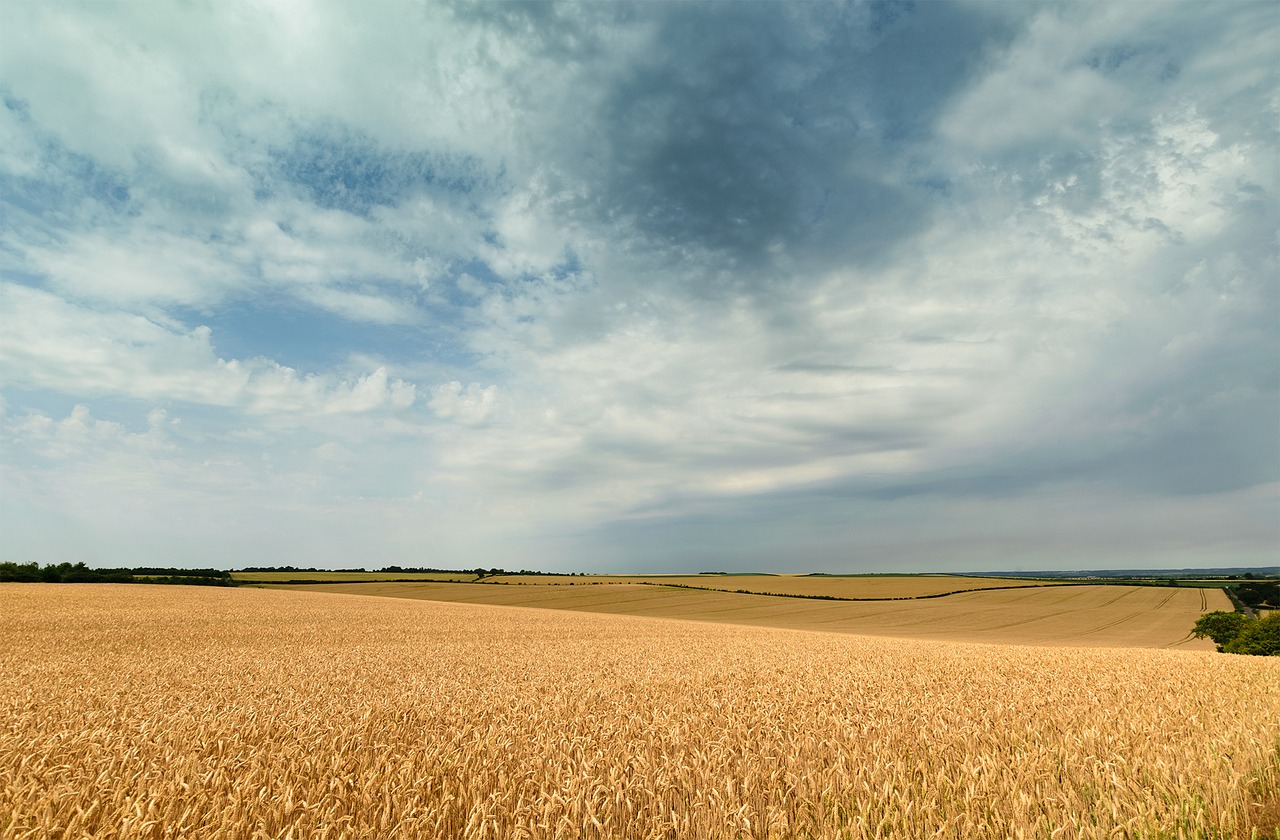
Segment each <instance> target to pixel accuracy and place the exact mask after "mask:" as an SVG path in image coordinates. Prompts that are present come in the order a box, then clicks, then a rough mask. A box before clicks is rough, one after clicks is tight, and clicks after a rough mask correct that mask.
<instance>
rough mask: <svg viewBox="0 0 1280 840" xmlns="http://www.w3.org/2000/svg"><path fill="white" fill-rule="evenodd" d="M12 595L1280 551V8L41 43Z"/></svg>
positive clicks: (781, 17)
mask: <svg viewBox="0 0 1280 840" xmlns="http://www.w3.org/2000/svg"><path fill="white" fill-rule="evenodd" d="M0 19H2V20H3V26H0V104H2V105H3V107H2V108H0V206H2V207H3V211H2V212H3V216H2V217H0V560H5V561H10V562H32V561H34V562H40V563H51V562H81V561H83V562H86V563H88V564H90V565H95V566H122V565H123V566H141V565H164V566H183V567H206V566H207V567H218V568H241V567H243V566H261V565H293V566H300V567H310V566H315V567H320V568H354V567H364V568H370V569H376V568H380V567H382V566H385V565H393V564H394V565H401V566H427V567H437V568H475V567H478V566H482V567H485V568H491V567H501V568H507V569H522V568H527V569H539V570H543V571H595V572H654V573H657V572H672V571H703V570H729V571H774V572H892V571H904V572H928V571H956V570H1009V571H1018V570H1027V571H1030V570H1043V569H1101V568H1184V567H1193V566H1214V567H1217V566H1272V565H1276V564H1277V562H1278V558H1280V280H1278V279H1277V278H1280V243H1278V235H1277V233H1278V231H1280V202H1278V201H1277V192H1278V191H1280V47H1277V45H1278V44H1280V4H1277V3H1275V2H1273V1H1272V0H1265V1H1264V2H1248V1H1247V0H1236V2H1226V3H1208V2H1194V3H1178V2H1115V3H1078V2H1063V3H950V2H914V3H912V2H902V3H899V2H811V3H792V2H788V3H773V2H717V3H706V2H687V3H665V2H644V3H638V4H632V3H623V2H618V3H603V2H597V3H584V4H559V3H557V4H549V3H548V4H544V3H516V4H505V3H496V2H486V3H449V2H433V3H409V2H377V3H362V4H355V3H338V2H332V3H331V2H309V1H308V0H289V1H288V2H242V0H218V2H191V3H182V4H178V3H151V2H134V3H108V2H91V3H73V2H69V3H56V4H55V3H45V2H33V1H32V0H15V2H8V3H5V4H4V5H3V8H2V9H0Z"/></svg>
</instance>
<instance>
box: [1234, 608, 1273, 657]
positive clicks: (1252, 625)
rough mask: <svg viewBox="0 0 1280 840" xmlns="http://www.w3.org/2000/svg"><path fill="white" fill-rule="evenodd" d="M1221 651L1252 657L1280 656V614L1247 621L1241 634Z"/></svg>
mask: <svg viewBox="0 0 1280 840" xmlns="http://www.w3.org/2000/svg"><path fill="white" fill-rule="evenodd" d="M1219 650H1222V651H1223V652H1225V653H1243V654H1248V655H1250V656H1280V613H1272V614H1271V615H1268V616H1267V617H1266V618H1260V619H1258V620H1257V621H1245V623H1244V624H1243V626H1241V628H1240V632H1238V633H1237V634H1236V635H1235V638H1233V639H1232V640H1231V641H1229V642H1227V644H1226V645H1224V646H1221V647H1220V648H1219Z"/></svg>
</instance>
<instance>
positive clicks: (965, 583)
mask: <svg viewBox="0 0 1280 840" xmlns="http://www.w3.org/2000/svg"><path fill="white" fill-rule="evenodd" d="M237 576H238V575H237ZM486 580H487V581H488V582H491V583H516V584H524V585H526V586H565V585H567V584H568V583H575V584H577V585H582V584H584V583H585V584H597V583H599V584H628V583H647V584H656V585H660V586H690V587H696V588H699V589H718V590H723V591H725V592H739V591H742V592H756V593H762V594H766V595H798V596H804V597H830V598H922V597H925V598H927V597H932V596H937V595H942V594H944V593H948V592H963V591H969V590H973V589H1008V588H1012V587H1029V586H1064V585H1065V586H1072V585H1074V584H1071V583H1068V584H1064V583H1063V582H1062V581H1058V580H1053V579H1045V580H1029V579H1025V578H990V577H969V576H964V575H850V576H848V577H844V576H840V575H732V574H727V575H720V574H705V575H583V576H581V577H567V576H566V577H560V576H556V575H495V576H493V577H490V578H486Z"/></svg>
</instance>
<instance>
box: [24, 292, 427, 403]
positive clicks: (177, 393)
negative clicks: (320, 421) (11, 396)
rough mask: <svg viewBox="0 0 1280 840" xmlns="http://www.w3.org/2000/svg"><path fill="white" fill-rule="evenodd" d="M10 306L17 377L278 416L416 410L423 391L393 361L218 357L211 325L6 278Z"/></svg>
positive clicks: (61, 387)
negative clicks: (178, 324)
mask: <svg viewBox="0 0 1280 840" xmlns="http://www.w3.org/2000/svg"><path fill="white" fill-rule="evenodd" d="M0 306H2V308H3V309H4V311H5V312H6V329H5V330H4V332H3V336H2V337H0V371H2V372H3V378H4V381H6V382H8V383H10V384H11V385H20V386H23V387H27V388H36V389H50V390H54V391H60V392H62V393H77V394H84V395H96V396H121V397H128V398H133V399H140V400H149V401H162V402H168V401H181V402H189V403H195V404H201V405H212V406H230V407H237V408H239V409H241V410H243V411H246V412H249V413H253V414H278V415H320V414H334V413H350V412H355V413H361V412H368V411H373V410H377V409H384V408H385V409H389V410H390V409H407V408H408V407H409V406H411V405H412V404H413V402H414V399H415V389H414V386H413V385H412V383H406V382H404V381H403V380H400V379H395V380H391V379H389V378H388V375H387V371H386V368H378V369H377V370H375V371H373V372H372V373H370V374H367V375H364V376H360V377H358V378H357V379H355V380H354V381H349V380H339V379H336V378H334V377H331V376H319V375H315V374H311V375H302V374H299V373H298V371H296V370H294V369H293V368H289V367H286V366H283V365H280V364H277V363H274V362H271V361H269V360H266V359H261V358H255V359H248V360H239V359H231V360H226V359H221V358H218V357H217V356H216V354H215V353H214V352H213V346H212V342H211V338H212V331H211V330H210V329H209V328H208V327H203V326H202V327H196V328H195V329H192V330H190V331H185V330H181V329H173V328H170V327H167V326H164V325H161V324H157V323H154V322H152V321H149V320H147V319H145V318H142V317H139V316H135V315H124V314H118V313H110V314H104V313H99V312H94V311H92V310H89V309H85V308H83V307H79V306H76V305H74V304H70V303H67V302H65V301H63V300H62V299H61V298H59V297H57V296H54V295H51V294H49V293H47V292H42V291H38V290H35V289H29V288H25V287H23V286H18V285H13V284H0Z"/></svg>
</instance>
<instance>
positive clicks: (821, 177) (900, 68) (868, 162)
mask: <svg viewBox="0 0 1280 840" xmlns="http://www.w3.org/2000/svg"><path fill="white" fill-rule="evenodd" d="M728 12H731V13H728ZM637 15H638V16H640V17H642V18H656V21H654V22H655V23H656V34H655V36H654V38H653V42H652V51H651V52H650V53H648V54H646V55H644V56H643V57H642V58H640V59H638V60H637V61H636V62H635V63H634V65H633V66H631V67H630V68H628V69H627V70H626V71H625V72H622V73H621V74H619V75H618V76H617V77H616V78H615V79H614V80H613V81H612V82H611V83H610V84H611V87H610V89H609V91H608V93H607V95H606V96H605V98H604V102H603V107H602V110H601V113H599V114H598V115H596V118H597V119H598V124H596V125H595V126H591V127H589V128H594V130H595V131H597V132H599V135H600V139H599V144H598V146H597V147H596V149H595V151H596V155H597V156H598V157H597V160H596V161H595V163H596V165H597V168H596V169H595V172H596V173H598V174H596V175H595V176H594V177H596V178H598V182H596V183H594V184H593V185H592V186H593V188H592V191H591V199H590V205H589V207H590V211H591V212H592V213H593V214H594V215H595V216H596V217H597V218H598V219H601V220H605V221H607V222H614V221H624V222H628V223H630V224H632V225H634V227H635V228H636V229H637V230H638V231H640V232H641V233H642V234H643V236H644V237H645V238H646V242H647V243H648V244H649V246H650V247H656V248H658V249H669V250H670V251H672V252H674V253H677V254H682V253H686V252H689V251H690V250H691V249H692V250H693V251H696V252H709V253H710V254H711V255H712V256H713V257H715V258H718V259H720V260H722V261H723V262H722V266H723V267H724V268H726V269H731V270H735V271H738V272H742V273H745V274H746V276H750V272H751V271H752V270H754V269H758V268H761V267H764V266H766V265H768V264H769V263H771V262H773V261H775V260H777V258H778V256H779V255H780V254H786V255H788V256H790V257H792V258H793V259H800V260H803V261H804V263H805V264H806V265H808V266H814V265H815V264H816V266H817V267H821V266H823V265H830V264H832V263H833V262H835V261H837V260H838V261H842V262H846V263H847V262H850V261H855V262H856V261H861V260H868V259H872V258H874V257H876V256H878V255H880V254H883V253H884V252H885V251H886V250H887V249H889V248H891V247H892V246H893V245H894V244H895V243H896V242H898V241H899V240H901V239H902V238H903V237H905V236H909V235H910V234H912V233H914V232H915V231H917V230H918V229H919V228H920V226H921V225H922V224H923V223H924V216H925V215H926V213H927V212H928V206H927V203H926V199H927V197H928V196H927V193H929V192H936V190H930V189H929V188H928V187H927V186H924V183H925V182H928V183H934V184H938V183H943V180H941V179H940V176H937V175H932V174H930V173H929V172H928V165H927V162H925V163H924V164H923V165H922V164H921V163H920V162H918V161H917V164H916V165H917V167H918V168H921V169H923V170H924V172H923V173H921V178H920V180H921V186H913V185H911V184H903V183H902V182H901V181H899V180H897V179H895V178H893V177H891V176H890V175H889V173H888V170H893V169H896V168H898V167H899V166H900V165H901V163H900V161H901V160H902V159H903V153H904V148H909V147H910V146H911V144H913V143H916V142H920V141H923V140H925V139H927V138H928V136H929V132H930V128H931V125H932V122H933V120H934V119H935V117H936V115H937V114H938V112H939V111H940V109H941V108H943V107H944V106H945V104H946V103H947V102H948V100H949V97H951V96H952V95H953V94H954V93H955V92H956V91H957V90H958V89H960V88H961V87H962V86H963V85H964V84H965V81H966V79H967V78H968V76H969V73H970V71H971V69H972V66H973V65H974V64H975V63H976V62H978V61H979V60H980V59H981V57H982V55H983V54H984V51H986V50H987V49H990V48H991V47H993V46H994V45H997V44H999V43H1001V42H1002V41H1004V40H1005V39H1007V38H1008V37H1009V36H1010V33H1009V32H1008V31H1007V30H1006V29H1005V28H1003V27H1000V26H995V27H993V26H991V22H990V21H989V20H987V19H985V18H984V19H981V20H980V19H979V18H978V17H977V16H976V15H975V14H974V13H973V12H971V11H966V10H965V9H963V8H961V7H958V6H955V5H952V4H948V3H924V4H920V5H918V6H916V5H913V4H872V5H871V6H848V7H828V6H820V5H818V4H763V3H760V4H754V3H753V4H740V5H735V6H733V7H732V9H729V8H727V7H726V6H723V5H718V4H687V5H686V4H681V5H659V6H642V7H640V8H639V10H638V11H637ZM583 171H584V172H587V173H589V172H591V170H590V169H589V168H588V167H586V166H584V167H583ZM931 178H932V180H930V179H931Z"/></svg>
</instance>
